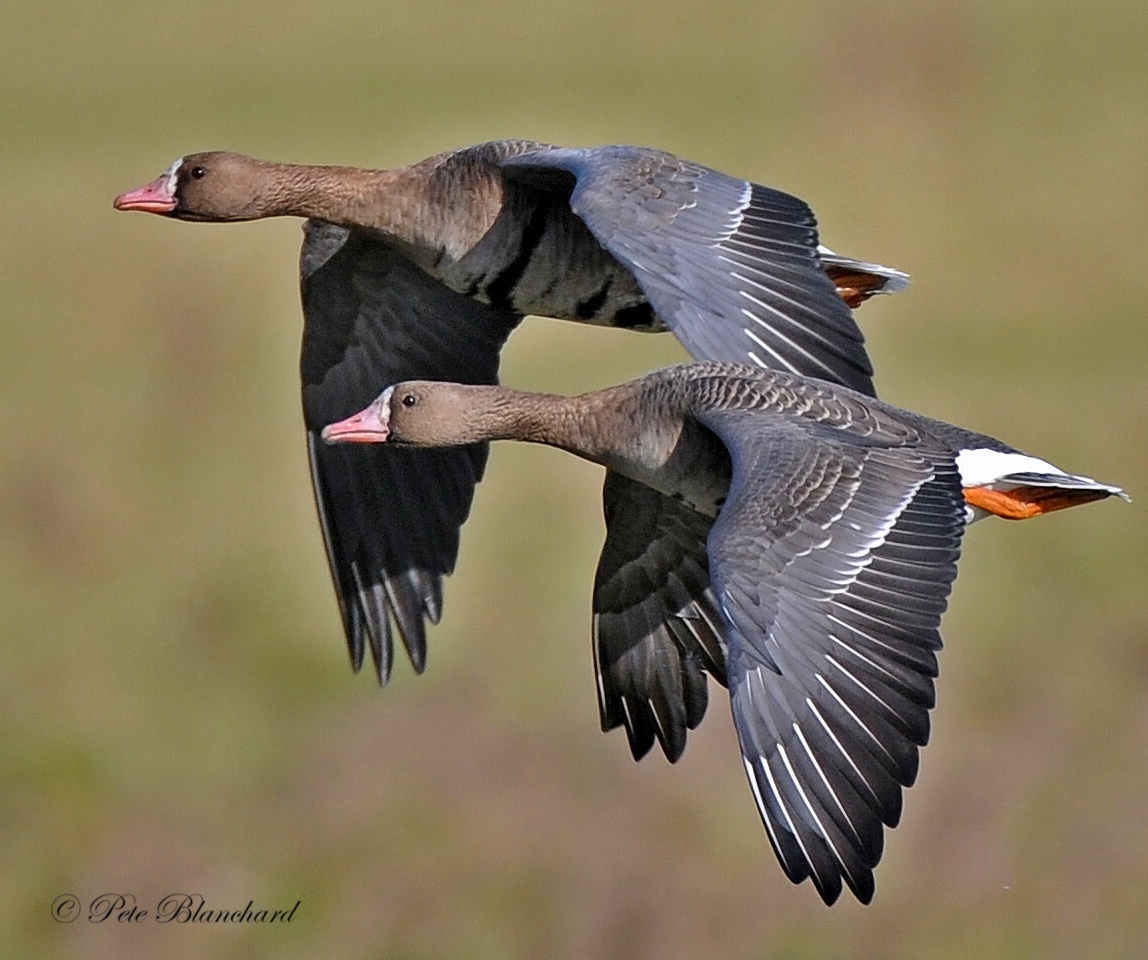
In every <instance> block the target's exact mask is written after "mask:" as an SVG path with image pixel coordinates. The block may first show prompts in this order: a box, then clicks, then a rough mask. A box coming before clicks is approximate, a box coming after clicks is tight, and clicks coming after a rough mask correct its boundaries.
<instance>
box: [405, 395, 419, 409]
mask: <svg viewBox="0 0 1148 960" xmlns="http://www.w3.org/2000/svg"><path fill="white" fill-rule="evenodd" d="M418 402H419V398H418V397H417V396H415V395H414V394H413V393H404V394H403V400H402V403H403V406H404V407H413V406H414V405H415V404H417V403H418Z"/></svg>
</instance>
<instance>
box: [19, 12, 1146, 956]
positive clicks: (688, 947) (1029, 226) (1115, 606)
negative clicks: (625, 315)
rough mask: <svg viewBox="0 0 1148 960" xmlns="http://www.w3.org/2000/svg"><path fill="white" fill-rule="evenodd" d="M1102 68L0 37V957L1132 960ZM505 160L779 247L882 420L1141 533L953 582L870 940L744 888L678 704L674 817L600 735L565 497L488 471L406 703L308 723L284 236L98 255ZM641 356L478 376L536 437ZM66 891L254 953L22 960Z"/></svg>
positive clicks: (1138, 353) (936, 41) (872, 17)
mask: <svg viewBox="0 0 1148 960" xmlns="http://www.w3.org/2000/svg"><path fill="white" fill-rule="evenodd" d="M1146 51H1148V8H1146V7H1145V5H1144V4H1143V2H1142V0H1137V2H1112V3H1105V4H1093V5H1085V4H1076V3H1062V2H1055V0H1052V2H1050V0H1043V2H1035V0H1017V2H1007V0H1006V2H993V3H989V2H956V3H954V2H949V3H939V2H937V3H934V2H928V3H911V2H909V0H886V2H875V3H857V2H818V0H815V2H807V3H804V4H800V5H797V4H788V5H782V4H776V3H763V2H761V0H743V2H729V3H724V4H718V3H712V2H703V0H683V2H677V3H672V4H667V3H654V2H651V0H641V2H626V3H615V2H608V0H581V2H576V0H557V2H552V3H549V4H546V5H540V4H533V3H525V2H520V0H512V2H507V3H501V4H494V3H457V2H450V0H422V2H414V0H401V2H390V3H368V2H364V0H336V2H333V3H327V4H307V3H272V2H269V0H249V2H247V3H245V4H242V5H232V4H224V3H221V2H218V0H204V2H200V3H197V4H184V5H170V6H159V5H155V4H151V3H147V4H145V3H142V2H138V0H137V2H132V0H107V2H105V3H103V4H100V5H99V6H98V7H97V6H93V7H91V8H85V7H78V6H76V5H75V4H71V3H63V2H60V0H41V2H39V3H37V4H30V3H28V4H20V5H17V6H15V7H9V8H7V9H6V12H5V29H4V33H3V36H2V37H0V91H2V93H0V211H2V212H0V217H2V218H3V220H4V222H5V229H4V230H3V231H0V290H2V291H3V313H4V318H3V323H2V325H0V391H2V397H3V404H4V414H5V415H4V417H3V418H2V420H0V609H2V616H3V620H2V623H3V634H4V638H3V644H2V646H0V785H2V786H0V932H3V934H4V936H3V938H2V942H0V955H4V956H12V957H50V956H75V957H93V958H96V957H117V958H118V957H126V956H165V957H170V958H183V957H203V956H212V957H221V958H230V957H236V958H237V957H250V956H276V957H299V958H302V957H315V956H332V957H334V956H338V957H345V958H359V957H362V958H374V957H383V958H404V960H405V958H468V960H469V958H476V960H485V958H491V960H501V958H567V957H569V958H583V957H594V958H606V960H612V958H646V957H665V958H696V957H709V956H713V957H730V958H767V957H768V958H791V960H804V958H874V960H878V958H880V960H884V958H906V960H909V958H921V957H939V958H967V957H979V958H998V957H999V958H1028V957H1041V958H1066V960H1067V958H1073V960H1077V958H1082V957H1088V958H1109V957H1119V958H1138V957H1143V956H1146V955H1148V645H1146V643H1145V639H1146V629H1148V598H1146V592H1148V591H1146V587H1145V578H1144V573H1145V570H1146V568H1148V567H1146V561H1148V556H1146V553H1148V547H1146V541H1148V521H1146V520H1145V515H1144V508H1143V503H1144V502H1145V498H1146V497H1148V493H1146V492H1145V489H1144V484H1143V477H1144V473H1145V467H1146V465H1148V378H1146V377H1145V364H1146V360H1148V349H1146V337H1148V335H1146V333H1145V329H1144V320H1145V312H1146V310H1145V304H1146V302H1148V280H1146V277H1148V271H1146V270H1145V267H1144V251H1145V250H1148V54H1146ZM504 136H521V137H529V138H536V139H543V140H550V141H554V142H558V143H564V144H573V145H589V144H600V143H612V142H623V143H642V144H649V145H653V146H658V147H662V148H664V149H668V150H671V151H674V152H676V153H679V154H680V155H683V156H686V157H689V158H691V159H695V160H698V161H700V162H703V163H706V164H709V165H711V166H715V167H718V168H720V169H724V170H728V171H729V172H732V173H736V174H738V175H742V176H746V177H749V178H752V179H755V180H758V181H761V182H764V183H768V184H771V185H774V186H778V187H781V188H783V189H786V190H789V191H791V192H794V193H796V194H798V195H800V196H802V197H804V198H806V199H807V200H808V201H809V202H810V203H811V204H812V205H813V206H814V208H815V209H816V210H817V212H818V214H819V217H820V221H821V225H822V236H823V238H824V239H825V240H826V242H827V243H828V244H829V245H830V246H832V247H834V248H835V249H837V250H839V251H841V252H843V253H846V254H850V255H854V256H858V257H863V258H869V259H875V260H879V261H882V262H885V263H888V264H893V265H896V266H898V267H902V268H904V269H906V270H909V271H911V272H912V274H913V276H914V283H913V286H912V287H911V289H910V290H909V291H908V292H907V293H906V294H903V295H900V296H898V297H896V298H887V299H882V300H879V301H876V302H872V303H870V304H869V305H868V306H867V307H866V308H865V309H864V310H863V311H862V313H861V315H860V320H861V323H862V326H863V327H864V329H865V331H866V333H867V335H868V337H869V345H870V349H871V353H872V356H873V360H874V363H875V365H876V367H877V371H878V379H877V382H878V386H879V389H880V390H881V391H882V393H883V395H884V396H885V397H886V398H887V399H890V400H892V401H894V402H897V403H900V404H902V405H905V406H909V407H912V408H914V409H917V410H920V411H922V412H926V413H929V414H932V415H934V416H938V417H943V418H945V419H949V420H954V421H957V422H960V423H962V424H965V425H967V426H969V427H973V428H976V429H979V430H982V431H985V432H989V433H993V434H997V435H999V436H1001V437H1002V438H1004V439H1006V440H1008V441H1010V442H1012V443H1014V444H1016V445H1018V446H1021V447H1023V448H1025V449H1027V450H1029V451H1031V452H1033V453H1035V454H1038V455H1040V456H1043V457H1046V458H1049V459H1051V460H1053V461H1054V462H1056V463H1058V464H1060V465H1062V466H1064V467H1065V468H1067V469H1071V470H1076V471H1081V472H1085V473H1089V474H1091V475H1094V476H1096V477H1098V478H1100V479H1102V480H1105V481H1109V482H1113V483H1120V484H1123V485H1124V486H1126V487H1127V488H1128V489H1129V490H1130V492H1131V493H1132V494H1133V496H1138V497H1139V500H1138V502H1137V503H1135V504H1133V505H1132V506H1126V505H1123V504H1120V503H1116V502H1108V503H1103V504H1098V505H1094V506H1089V507H1087V508H1084V509H1080V510H1075V511H1070V512H1068V513H1063V514H1057V515H1055V516H1053V517H1049V518H1045V519H1042V520H1039V521H1036V522H1033V523H1029V524H1024V525H1023V526H1022V525H1014V524H1006V523H1003V522H995V521H994V522H988V523H984V524H981V525H979V526H978V527H977V528H975V529H973V530H972V531H971V532H970V534H969V536H968V538H967V539H966V543H965V554H964V560H963V564H962V572H961V576H960V579H959V581H958V584H957V588H956V591H955V594H954V597H953V601H952V605H951V608H950V612H949V613H948V615H947V618H946V622H945V625H944V632H945V637H946V641H947V646H946V650H945V652H944V654H943V659H942V677H941V681H940V684H939V706H938V708H937V710H936V711H935V713H934V734H933V742H932V744H931V745H930V746H929V747H928V748H927V749H926V750H925V752H924V755H923V763H922V772H921V776H920V778H919V782H918V785H917V786H916V787H914V788H913V789H912V790H911V791H909V793H908V794H907V797H906V805H905V816H904V820H903V822H902V824H901V826H900V827H899V828H898V829H897V830H895V831H893V832H892V833H891V834H889V836H888V842H887V846H886V853H885V857H884V861H883V863H882V864H881V866H880V868H879V870H878V873H877V883H878V889H877V897H876V900H875V902H874V903H873V905H872V906H870V907H868V908H863V907H860V906H859V905H857V904H856V903H854V902H851V901H846V900H843V901H842V902H841V903H840V904H839V905H838V906H837V907H835V908H833V909H832V910H827V909H825V908H824V907H823V906H822V905H821V903H820V901H819V900H818V898H817V896H816V894H815V892H814V891H813V889H812V888H811V887H810V885H808V884H806V885H804V886H802V887H793V886H791V885H790V884H789V883H788V881H786V880H785V879H784V877H783V875H782V873H781V870H780V868H779V867H778V866H777V864H776V862H775V861H774V858H773V855H772V853H771V852H770V850H769V846H768V843H767V841H766V839H765V836H764V833H763V830H762V828H761V825H760V823H759V821H758V818H757V814H756V812H755V810H754V807H753V803H752V800H751V797H750V793H749V791H748V789H747V787H746V784H745V782H744V775H743V772H742V769H741V764H740V763H739V762H738V754H737V749H736V743H735V739H734V736H733V733H732V729H731V725H730V722H729V717H728V709H727V708H726V706H725V700H724V695H723V694H722V692H721V691H720V690H717V689H716V688H714V687H711V690H712V692H713V702H712V703H711V707H710V711H709V716H708V717H707V718H706V721H705V723H704V725H703V727H702V729H701V730H699V731H698V732H697V733H696V734H695V735H694V736H693V737H692V739H691V743H690V745H689V748H688V749H687V751H686V756H685V757H684V758H683V760H682V761H681V762H680V763H679V764H677V765H676V766H675V767H670V766H669V765H668V764H666V763H665V762H664V761H663V760H662V759H660V758H658V757H650V758H649V759H647V760H646V761H645V762H643V763H642V764H640V765H636V764H634V763H633V762H632V761H631V760H630V759H629V754H628V751H627V749H626V745H625V739H624V737H623V736H622V735H621V734H620V733H617V732H615V733H613V734H611V735H610V736H603V735H602V734H600V733H599V732H598V730H597V713H596V707H595V699H594V685H593V678H592V670H591V657H590V646H589V639H588V637H589V626H590V624H589V619H590V618H589V605H590V588H591V581H592V574H593V569H594V564H595V561H596V558H597V552H598V549H599V546H600V542H601V538H602V522H601V517H600V506H599V484H600V474H599V471H598V470H597V469H596V468H594V467H591V466H589V465H587V464H583V463H581V462H577V461H575V460H574V459H573V458H570V457H567V456H564V455H562V454H559V453H557V452H555V451H550V450H543V449H527V448H512V447H511V446H509V445H507V446H503V447H501V448H499V449H497V450H496V451H495V452H494V455H493V457H492V462H491V466H490V469H489V471H488V474H487V479H486V481H485V482H484V484H483V485H482V486H481V488H480V490H479V494H478V498H477V502H476V504H475V507H474V511H473V514H472V518H471V521H470V522H469V524H468V525H467V527H466V529H465V531H464V538H463V549H462V556H461V558H460V561H459V567H458V573H457V575H456V576H454V577H453V578H452V579H451V580H450V582H449V584H448V588H449V589H448V594H447V601H446V613H445V618H444V621H443V623H442V625H441V626H440V627H439V628H438V629H436V630H435V631H434V636H433V642H432V650H431V657H430V666H429V669H428V671H427V673H426V675H425V676H424V677H422V678H417V679H416V678H414V677H413V675H412V674H411V671H410V670H409V668H407V666H406V664H405V663H404V664H402V666H401V667H400V668H399V669H398V670H397V671H396V674H397V676H396V679H395V680H394V681H393V682H392V684H391V686H390V687H389V688H388V689H387V690H385V691H383V692H380V691H379V690H377V689H376V688H375V686H374V683H373V681H372V679H371V678H370V677H368V676H365V675H364V676H360V677H357V678H356V677H352V676H351V674H350V671H349V670H348V667H347V662H346V654H345V653H344V649H343V640H342V636H341V629H340V626H339V622H338V617H337V613H336V608H335V603H334V599H333V594H332V590H331V587H330V584H329V580H328V573H327V569H326V564H325V560H324V556H323V550H322V546H321V542H320V537H319V531H318V527H317V522H316V519H315V516H314V511H313V508H312V503H311V493H310V488H309V483H308V475H307V466H306V457H305V453H304V445H303V438H302V433H301V429H300V413H299V387H298V380H297V351H298V340H299V330H300V324H301V320H300V315H299V309H298V305H297V268H296V257H297V251H298V244H299V240H300V233H299V226H298V224H297V223H295V222H291V221H286V220H283V221H272V222H266V223H255V224H245V225H239V226H228V227H222V226H203V225H196V224H180V223H173V222H165V221H163V220H161V219H159V218H154V217H142V216H124V215H121V214H116V213H114V212H113V211H112V209H111V200H112V197H113V196H115V195H116V194H117V193H119V192H121V191H122V190H125V189H128V188H131V187H135V186H138V185H140V184H142V183H143V182H145V181H146V180H150V179H151V178H153V177H155V176H156V175H157V174H158V173H160V172H161V171H162V170H164V169H165V168H166V167H167V166H168V164H170V162H171V161H172V160H173V159H174V158H175V157H177V156H180V155H182V154H183V153H186V152H190V151H193V150H200V149H211V148H226V149H234V150H241V151H244V152H247V153H252V154H255V155H259V156H263V157H267V158H270V159H282V160H292V161H299V162H326V163H344V164H360V165H367V166H393V165H400V164H405V163H408V162H411V161H414V160H417V159H419V158H421V157H424V156H427V155H429V154H431V153H435V152H438V151H440V150H444V149H451V148H454V147H458V146H462V145H465V144H469V143H474V142H478V141H481V140H487V139H493V138H498V137H504ZM681 356H682V355H681V354H680V352H679V349H678V347H677V346H676V344H675V343H674V342H673V341H672V340H670V339H668V338H665V337H662V338H652V337H639V336H636V335H632V334H619V333H612V332H607V331H600V330H593V329H588V328H587V329H582V328H578V327H577V326H575V325H573V324H562V323H557V322H553V321H544V320H530V321H528V322H527V323H526V324H525V325H524V327H523V328H522V329H521V330H520V332H519V333H517V334H516V335H515V337H514V338H513V339H512V342H511V345H510V347H509V349H508V350H507V352H506V355H505V362H504V366H503V373H504V379H505V381H506V382H508V383H511V384H514V385H517V386H523V387H534V388H547V389H552V390H562V391H577V390H582V389H589V388H593V387H598V386H604V385H606V384H609V383H613V382H617V381H619V380H621V379H625V378H628V377H630V376H633V375H637V374H639V373H642V372H644V371H646V370H648V369H650V368H652V367H654V366H658V365H662V364H665V363H668V362H673V361H676V360H678V359H680V358H681ZM380 386H382V385H380ZM108 891H116V892H123V893H131V894H134V895H135V896H136V897H137V898H138V901H139V902H140V904H141V905H142V906H145V907H149V908H150V907H153V906H154V903H155V901H157V900H158V899H159V898H160V897H162V896H163V895H165V894H168V893H172V892H177V891H182V892H198V893H201V894H203V895H204V896H205V897H206V898H207V900H208V902H209V906H211V907H221V908H222V907H226V908H229V909H235V908H242V907H243V906H244V905H245V904H246V903H247V901H248V900H250V899H254V900H255V901H256V902H257V904H258V905H262V906H268V907H286V906H290V905H291V904H293V903H294V902H295V901H296V900H301V901H302V905H301V907H300V908H299V910H298V911H297V913H296V915H295V919H294V921H293V923H291V924H290V925H288V926H283V927H275V928H268V927H262V928H261V927H258V926H246V927H226V928H219V927H207V928H193V927H191V926H176V925H169V926H158V925H156V924H154V923H150V922H149V923H144V924H140V925H134V926H125V925H123V924H116V923H114V922H109V923H105V924H102V925H98V926H95V925H91V924H88V923H85V922H83V921H82V920H81V921H77V922H75V923H73V924H70V925H61V924H57V923H55V922H54V921H53V919H52V917H51V915H50V905H51V903H52V901H53V899H54V898H55V897H56V896H57V895H59V894H62V893H65V892H70V893H74V894H75V895H77V896H78V897H80V898H81V899H82V900H84V901H85V902H86V901H88V900H90V899H91V898H93V897H94V896H96V895H97V894H100V893H104V892H108Z"/></svg>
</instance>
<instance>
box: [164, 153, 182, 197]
mask: <svg viewBox="0 0 1148 960" xmlns="http://www.w3.org/2000/svg"><path fill="white" fill-rule="evenodd" d="M182 166H183V157H180V158H179V159H178V160H176V161H175V163H173V164H172V165H171V166H170V167H168V168H167V173H165V174H164V177H165V178H166V182H165V183H164V188H165V189H166V190H167V192H168V195H169V196H172V197H174V196H175V179H176V174H177V173H179V168H180V167H182Z"/></svg>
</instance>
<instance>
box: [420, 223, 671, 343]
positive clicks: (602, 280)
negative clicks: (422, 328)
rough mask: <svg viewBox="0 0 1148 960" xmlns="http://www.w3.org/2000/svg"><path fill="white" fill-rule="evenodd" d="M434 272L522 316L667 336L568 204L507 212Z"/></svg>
mask: <svg viewBox="0 0 1148 960" xmlns="http://www.w3.org/2000/svg"><path fill="white" fill-rule="evenodd" d="M432 272H433V273H434V274H435V275H436V276H437V277H438V278H439V279H440V280H441V281H442V282H444V283H445V284H446V285H447V286H449V287H450V288H451V289H453V290H456V291H458V292H459V293H462V294H465V295H466V296H468V297H473V298H475V299H477V300H480V301H482V302H483V303H489V304H490V305H491V306H492V307H497V308H500V309H508V310H513V311H515V312H516V313H520V314H534V315H537V316H543V317H555V318H557V319H560V320H573V321H576V322H578V323H589V324H595V325H598V326H610V327H623V328H626V329H631V330H640V331H647V332H660V331H662V330H665V329H666V327H665V325H664V324H663V323H662V322H661V320H660V319H659V318H658V317H657V315H656V314H655V313H654V311H653V309H652V308H651V307H650V304H649V301H648V300H647V299H646V295H645V294H644V293H643V292H642V288H641V287H640V286H639V285H638V282H637V280H635V279H634V276H633V274H631V273H630V271H629V270H627V269H626V268H625V267H624V266H623V265H622V264H621V263H619V262H618V261H617V260H615V259H614V258H613V257H612V256H611V255H610V254H609V253H607V252H606V250H605V249H603V247H602V246H601V244H599V243H598V241H597V240H595V239H594V237H593V235H592V234H591V233H590V231H589V230H588V229H587V228H586V226H585V225H584V224H583V223H582V221H581V220H579V219H578V218H577V217H576V216H574V215H573V214H572V213H571V212H570V210H569V208H568V207H567V206H566V205H565V203H564V202H563V203H558V202H557V201H554V202H550V203H545V204H543V203H530V204H526V203H520V204H507V205H506V206H505V207H504V209H503V211H502V213H501V214H500V215H499V217H498V218H497V219H496V220H495V222H494V225H493V226H492V227H491V228H490V230H489V231H488V232H487V233H486V234H485V236H483V237H482V239H481V240H479V241H478V243H476V244H475V245H474V246H473V247H472V248H471V249H470V250H469V251H467V252H466V253H465V254H464V255H463V256H461V257H459V258H458V259H456V260H451V259H449V258H447V257H443V258H442V259H441V260H440V262H439V263H438V264H436V265H435V267H434V268H433V269H432Z"/></svg>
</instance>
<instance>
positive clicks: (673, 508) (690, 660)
mask: <svg viewBox="0 0 1148 960" xmlns="http://www.w3.org/2000/svg"><path fill="white" fill-rule="evenodd" d="M602 499H603V505H604V507H605V513H606V543H605V545H604V546H603V547H602V557H601V559H600V560H599V562H598V572H597V574H596V576H595V578H594V670H595V673H596V675H597V679H598V709H599V714H600V716H601V720H602V729H603V730H612V729H613V728H614V727H617V726H620V725H622V724H624V725H625V727H626V736H627V737H628V738H629V741H630V751H631V752H632V753H633V755H634V759H635V760H640V759H641V758H642V757H643V756H645V754H646V753H647V751H649V749H650V747H651V746H653V744H654V739H655V738H656V739H657V740H658V742H659V743H660V744H661V746H662V750H663V751H665V754H666V756H667V757H668V758H669V760H670V762H671V763H672V762H673V761H675V760H677V759H678V758H679V757H680V756H681V755H682V751H683V750H684V749H685V746H686V733H687V731H688V730H692V729H693V728H694V727H696V726H697V725H698V724H699V723H701V720H702V716H703V715H704V714H705V710H706V704H707V702H708V692H707V685H706V676H705V671H708V672H709V673H710V674H712V675H713V676H714V677H716V678H717V679H718V680H719V681H720V682H721V683H723V684H724V683H725V682H726V650H725V641H724V639H722V632H721V631H722V626H721V614H720V613H719V612H718V609H717V604H716V602H715V600H714V595H713V592H712V591H711V590H710V585H709V583H710V578H709V561H708V558H707V556H706V538H707V536H708V535H709V532H710V527H711V526H712V525H713V521H712V520H710V519H709V518H708V517H704V516H702V515H701V514H699V513H696V512H695V511H693V510H691V509H690V508H689V507H686V506H684V505H683V504H681V503H679V502H678V501H676V500H673V499H671V498H670V497H666V496H663V495H662V494H660V493H658V492H657V491H656V490H651V489H650V488H649V487H646V486H643V485H642V484H640V483H637V482H636V481H634V480H630V479H628V478H627V477H624V476H622V475H621V474H618V473H614V472H613V471H607V473H606V482H605V484H604V486H603V488H602Z"/></svg>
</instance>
